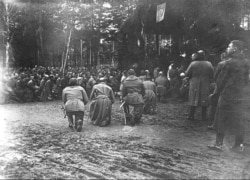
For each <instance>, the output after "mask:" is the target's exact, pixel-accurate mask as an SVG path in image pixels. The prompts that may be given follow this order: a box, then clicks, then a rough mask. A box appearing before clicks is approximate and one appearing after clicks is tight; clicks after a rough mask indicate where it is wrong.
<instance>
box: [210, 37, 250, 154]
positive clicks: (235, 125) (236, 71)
mask: <svg viewBox="0 0 250 180" xmlns="http://www.w3.org/2000/svg"><path fill="white" fill-rule="evenodd" d="M244 49H245V45H244V43H243V42H242V41H239V40H233V41H231V42H230V44H229V45H228V48H227V54H228V57H229V59H228V60H227V61H225V64H224V66H223V67H222V69H221V72H220V77H218V81H217V87H216V90H215V92H214V93H213V95H212V96H211V98H212V99H216V98H217V97H219V100H218V105H217V110H216V114H215V130H216V141H215V143H214V144H213V145H209V146H208V147H209V148H212V149H216V150H223V140H224V136H225V133H226V131H228V130H230V132H232V133H233V134H235V143H234V146H233V148H234V149H238V148H240V145H241V144H242V146H243V138H244V111H245V110H246V109H244V102H245V101H246V100H247V99H248V97H247V93H246V91H245V87H246V85H247V83H248V79H249V78H248V75H249V66H248V63H247V61H246V60H245V59H244V54H243V50H244Z"/></svg>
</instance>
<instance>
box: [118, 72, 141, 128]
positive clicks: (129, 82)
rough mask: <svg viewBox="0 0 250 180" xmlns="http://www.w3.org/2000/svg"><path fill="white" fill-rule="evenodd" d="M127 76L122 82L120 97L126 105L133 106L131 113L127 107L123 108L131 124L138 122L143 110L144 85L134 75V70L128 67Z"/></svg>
mask: <svg viewBox="0 0 250 180" xmlns="http://www.w3.org/2000/svg"><path fill="white" fill-rule="evenodd" d="M127 74H128V77H127V78H126V80H125V81H124V83H123V87H122V97H123V99H124V101H125V105H124V106H125V107H126V106H133V107H134V110H133V113H130V112H129V110H128V109H127V108H124V109H125V113H126V114H130V119H129V121H130V124H131V125H132V126H133V125H134V124H136V123H140V119H141V117H142V112H143V97H144V95H145V87H144V85H143V83H142V82H141V80H140V79H139V78H138V77H136V76H135V71H134V70H133V69H129V70H128V72H127Z"/></svg>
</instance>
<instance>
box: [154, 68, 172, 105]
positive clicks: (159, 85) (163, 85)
mask: <svg viewBox="0 0 250 180" xmlns="http://www.w3.org/2000/svg"><path fill="white" fill-rule="evenodd" d="M155 84H156V89H157V91H156V93H157V96H158V100H159V101H160V102H163V103H165V102H166V96H167V90H168V89H169V81H168V79H167V78H166V77H165V76H164V74H163V72H162V71H160V72H159V76H158V77H157V78H156V79H155Z"/></svg>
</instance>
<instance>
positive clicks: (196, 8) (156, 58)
mask: <svg viewBox="0 0 250 180" xmlns="http://www.w3.org/2000/svg"><path fill="white" fill-rule="evenodd" d="M162 3H166V10H165V15H164V20H163V21H161V22H156V11H157V5H160V4H162ZM249 7H250V3H249V1H247V0H63V1H60V0H50V1H48V0H36V1H35V0H2V1H1V2H0V15H1V16H0V62H1V64H2V66H18V67H19V66H23V67H32V66H35V65H43V66H59V67H63V68H67V67H69V66H70V67H75V66H78V67H79V66H98V65H100V64H108V65H110V64H112V65H113V66H117V65H118V68H120V69H124V68H126V67H129V66H131V65H132V64H134V63H137V64H139V66H140V67H144V68H150V67H153V66H156V65H158V66H164V67H165V66H167V65H168V64H169V63H170V61H173V60H177V61H179V60H181V59H183V58H184V59H185V58H189V57H190V54H192V53H193V52H194V51H196V50H198V49H204V50H205V51H206V52H207V54H208V55H209V57H211V60H212V61H214V63H216V62H217V61H218V57H219V55H220V53H222V52H223V51H224V50H225V48H226V46H227V44H228V42H229V41H230V40H232V39H242V40H244V41H245V42H246V43H247V44H249V42H250V39H249V38H248V37H249V35H248V34H249V31H248V28H247V29H243V28H242V22H243V20H244V23H247V24H248V22H249V21H248V19H249V18H248V19H246V18H245V17H249V14H250V13H249ZM247 27H248V26H247ZM216 59H217V60H216Z"/></svg>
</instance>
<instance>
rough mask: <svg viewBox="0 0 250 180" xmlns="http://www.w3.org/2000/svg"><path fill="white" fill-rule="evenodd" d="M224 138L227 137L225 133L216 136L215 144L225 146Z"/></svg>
mask: <svg viewBox="0 0 250 180" xmlns="http://www.w3.org/2000/svg"><path fill="white" fill-rule="evenodd" d="M224 137H225V134H224V133H217V134H216V141H215V144H216V145H218V146H222V145H223V140H224Z"/></svg>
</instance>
